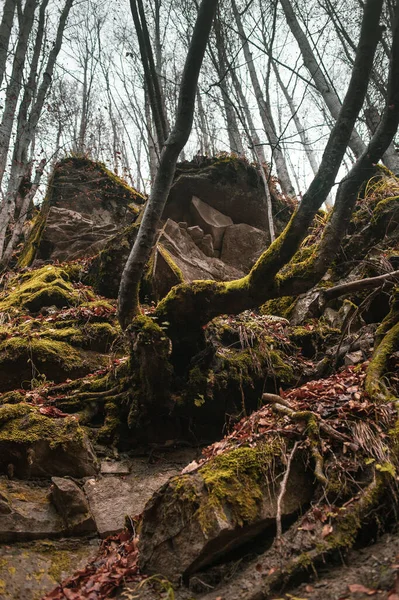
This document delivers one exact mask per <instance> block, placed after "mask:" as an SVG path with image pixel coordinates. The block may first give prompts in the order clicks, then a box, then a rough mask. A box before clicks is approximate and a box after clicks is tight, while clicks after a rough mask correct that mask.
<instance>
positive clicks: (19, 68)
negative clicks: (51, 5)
mask: <svg viewBox="0 0 399 600" xmlns="http://www.w3.org/2000/svg"><path fill="white" fill-rule="evenodd" d="M36 6H37V0H26V4H25V8H24V11H23V14H22V18H21V21H22V22H21V24H20V30H19V36H18V42H17V47H16V49H15V54H14V61H13V66H12V72H11V77H10V82H9V84H8V86H7V90H6V98H5V102H4V111H3V118H2V121H1V124H0V185H1V183H2V181H3V177H4V172H5V168H6V164H7V155H8V149H9V146H10V139H11V132H12V127H13V123H14V116H15V112H16V109H17V104H18V98H19V94H20V91H21V87H22V75H23V70H24V66H25V60H26V52H27V48H28V40H29V36H30V32H31V30H32V25H33V19H34V16H35V10H36Z"/></svg>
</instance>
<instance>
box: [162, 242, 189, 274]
mask: <svg viewBox="0 0 399 600" xmlns="http://www.w3.org/2000/svg"><path fill="white" fill-rule="evenodd" d="M158 251H159V252H160V254H161V255H162V257H163V259H164V260H165V261H166V262H167V263H168V265H169V267H170V269H171V270H172V271H173V273H174V274H175V275H176V279H177V280H178V281H179V282H180V283H183V282H184V277H183V272H182V270H181V269H179V267H178V266H177V264H176V263H175V262H174V260H173V258H172V256H171V254H170V253H169V252H168V251H167V250H166V249H165V248H164V247H163V246H162V245H159V246H158Z"/></svg>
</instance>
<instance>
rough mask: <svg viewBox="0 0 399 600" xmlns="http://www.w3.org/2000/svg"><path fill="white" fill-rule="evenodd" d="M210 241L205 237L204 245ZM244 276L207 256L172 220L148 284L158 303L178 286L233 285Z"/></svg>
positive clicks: (161, 239) (152, 264) (156, 253)
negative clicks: (210, 282) (205, 281)
mask: <svg viewBox="0 0 399 600" xmlns="http://www.w3.org/2000/svg"><path fill="white" fill-rule="evenodd" d="M205 238H206V239H205ZM208 239H209V238H208V237H207V236H204V238H203V239H202V240H201V241H204V240H205V242H204V243H206V240H208ZM209 248H210V244H209ZM243 275H244V273H243V272H242V271H239V270H238V269H235V268H234V267H232V266H230V265H227V264H225V263H224V262H223V261H221V260H219V259H217V258H213V257H209V256H206V255H205V254H204V252H202V250H201V249H200V248H199V247H198V245H197V244H196V243H195V242H194V241H193V239H192V237H191V236H190V235H189V233H188V230H186V229H184V228H183V229H182V228H180V227H179V225H178V224H177V223H175V222H174V221H172V220H171V219H168V220H167V221H166V223H165V225H164V227H163V229H162V232H161V234H160V236H159V240H158V244H157V247H156V249H155V251H154V253H153V258H152V260H151V261H150V263H149V270H148V271H147V275H146V283H147V285H148V286H149V293H151V294H153V295H154V296H155V298H156V299H161V298H163V297H164V296H165V295H166V294H167V293H168V292H169V290H170V289H171V288H172V287H173V286H174V285H176V284H178V283H181V282H190V281H194V280H197V279H208V280H209V279H213V280H215V281H230V280H231V279H239V278H240V277H242V276H243Z"/></svg>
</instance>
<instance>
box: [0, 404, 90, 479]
mask: <svg viewBox="0 0 399 600" xmlns="http://www.w3.org/2000/svg"><path fill="white" fill-rule="evenodd" d="M97 470H98V465H97V461H96V457H95V455H94V452H93V449H92V446H91V444H90V442H89V440H88V437H87V435H86V433H85V431H84V430H83V429H82V428H81V427H80V426H79V424H78V421H77V419H76V418H75V417H65V418H59V419H57V418H50V417H47V416H44V415H43V414H41V413H40V410H38V409H36V408H34V407H33V406H29V405H28V404H25V403H20V404H15V405H14V404H3V405H2V406H0V474H5V475H7V474H8V475H9V476H10V477H14V476H16V477H20V478H25V479H30V478H35V477H51V476H52V475H55V476H64V475H70V476H72V477H87V476H90V475H94V474H95V473H96V472H97Z"/></svg>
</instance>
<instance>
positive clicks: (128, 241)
mask: <svg viewBox="0 0 399 600" xmlns="http://www.w3.org/2000/svg"><path fill="white" fill-rule="evenodd" d="M137 231H138V226H137V225H136V224H133V225H130V226H129V227H126V228H125V229H123V230H122V231H121V232H120V233H118V234H117V235H115V236H114V237H112V238H111V239H110V240H108V241H107V243H106V244H105V246H104V248H103V249H102V250H101V252H100V253H99V255H98V256H96V257H95V258H94V259H93V261H92V262H91V264H90V267H89V271H88V274H87V276H86V278H85V282H86V283H88V284H89V285H92V286H93V288H94V289H95V291H96V292H97V293H99V294H101V295H102V296H105V297H106V298H117V297H118V291H119V284H120V281H121V277H122V271H123V269H124V266H125V264H126V261H127V259H128V256H129V254H130V250H131V248H132V247H133V244H134V242H135V240H136V237H137Z"/></svg>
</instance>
